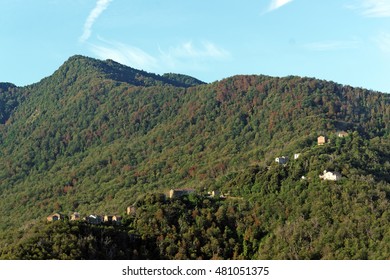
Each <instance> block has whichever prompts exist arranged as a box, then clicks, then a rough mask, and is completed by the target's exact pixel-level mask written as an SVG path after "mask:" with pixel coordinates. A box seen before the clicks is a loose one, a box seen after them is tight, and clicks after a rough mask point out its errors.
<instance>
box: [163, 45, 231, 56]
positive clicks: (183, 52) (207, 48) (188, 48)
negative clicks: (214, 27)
mask: <svg viewBox="0 0 390 280" xmlns="http://www.w3.org/2000/svg"><path fill="white" fill-rule="evenodd" d="M160 51H161V50H160ZM168 54H169V55H170V56H173V57H176V58H196V59H225V58H228V57H229V56H230V54H229V52H228V51H226V50H224V49H222V48H220V47H218V46H216V45H215V44H213V43H211V42H208V41H204V42H202V43H201V46H200V47H196V46H194V45H193V43H192V42H191V41H189V42H186V43H183V44H181V45H179V46H177V47H174V48H171V49H170V50H169V52H168Z"/></svg>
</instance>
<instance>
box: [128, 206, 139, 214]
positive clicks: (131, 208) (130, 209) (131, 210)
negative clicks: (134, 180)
mask: <svg viewBox="0 0 390 280" xmlns="http://www.w3.org/2000/svg"><path fill="white" fill-rule="evenodd" d="M126 213H127V215H133V216H134V215H135V214H136V213H137V207H135V206H134V205H131V206H129V207H127V210H126Z"/></svg>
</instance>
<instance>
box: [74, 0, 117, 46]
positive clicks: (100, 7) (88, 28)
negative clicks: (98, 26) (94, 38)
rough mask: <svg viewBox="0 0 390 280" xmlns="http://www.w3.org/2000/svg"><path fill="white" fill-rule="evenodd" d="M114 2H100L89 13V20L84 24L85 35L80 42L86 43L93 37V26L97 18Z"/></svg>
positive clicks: (105, 0)
mask: <svg viewBox="0 0 390 280" xmlns="http://www.w3.org/2000/svg"><path fill="white" fill-rule="evenodd" d="M112 1H113V0H98V1H97V2H96V6H95V8H94V9H93V10H92V11H91V12H90V13H89V16H88V18H87V20H86V21H85V23H84V28H83V34H82V35H81V37H80V42H85V41H86V40H88V38H89V37H90V36H91V33H92V26H93V24H94V23H95V21H96V20H97V18H98V17H99V16H100V15H101V14H102V13H103V11H104V10H105V9H107V7H108V5H109V4H110V3H111V2H112Z"/></svg>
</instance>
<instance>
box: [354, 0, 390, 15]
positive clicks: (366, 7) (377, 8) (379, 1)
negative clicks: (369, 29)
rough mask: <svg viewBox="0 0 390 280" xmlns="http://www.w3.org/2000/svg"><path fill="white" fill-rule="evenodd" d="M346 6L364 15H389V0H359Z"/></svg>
mask: <svg viewBox="0 0 390 280" xmlns="http://www.w3.org/2000/svg"><path fill="white" fill-rule="evenodd" d="M348 8H350V9H353V10H358V11H360V13H361V14H362V15H363V16H365V17H390V1H389V0H359V1H358V3H355V4H352V5H348Z"/></svg>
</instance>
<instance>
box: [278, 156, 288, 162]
mask: <svg viewBox="0 0 390 280" xmlns="http://www.w3.org/2000/svg"><path fill="white" fill-rule="evenodd" d="M287 161H288V157H285V156H282V157H277V158H275V162H277V163H279V164H286V163H287Z"/></svg>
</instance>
